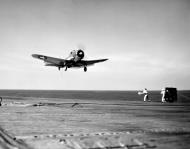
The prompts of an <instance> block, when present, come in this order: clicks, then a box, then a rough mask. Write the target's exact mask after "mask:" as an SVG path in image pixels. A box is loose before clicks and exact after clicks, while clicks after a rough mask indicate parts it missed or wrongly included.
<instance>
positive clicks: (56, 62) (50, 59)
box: [32, 54, 67, 67]
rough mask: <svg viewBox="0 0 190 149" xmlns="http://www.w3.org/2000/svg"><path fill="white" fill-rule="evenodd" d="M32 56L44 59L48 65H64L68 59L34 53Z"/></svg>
mask: <svg viewBox="0 0 190 149" xmlns="http://www.w3.org/2000/svg"><path fill="white" fill-rule="evenodd" d="M32 57H34V58H37V59H40V60H43V61H44V62H45V63H46V66H57V67H59V66H64V65H65V63H66V62H67V60H65V59H61V58H55V57H50V56H45V55H39V54H32Z"/></svg>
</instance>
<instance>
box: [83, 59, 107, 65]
mask: <svg viewBox="0 0 190 149" xmlns="http://www.w3.org/2000/svg"><path fill="white" fill-rule="evenodd" d="M107 60H108V59H98V60H81V62H82V63H83V64H84V65H86V66H89V65H93V64H95V63H100V62H104V61H107Z"/></svg>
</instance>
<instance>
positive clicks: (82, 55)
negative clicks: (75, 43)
mask: <svg viewBox="0 0 190 149" xmlns="http://www.w3.org/2000/svg"><path fill="white" fill-rule="evenodd" d="M77 57H79V59H83V58H84V51H83V50H81V49H79V50H78V51H77Z"/></svg>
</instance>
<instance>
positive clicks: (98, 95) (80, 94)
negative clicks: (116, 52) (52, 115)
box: [0, 90, 190, 103]
mask: <svg viewBox="0 0 190 149" xmlns="http://www.w3.org/2000/svg"><path fill="white" fill-rule="evenodd" d="M137 92H138V91H87V90H86V91H80V90H0V96H1V97H3V98H4V97H9V98H12V99H14V98H18V97H23V98H24V97H36V99H38V98H59V99H85V100H114V101H117V100H120V101H121V100H127V101H142V100H143V95H138V94H137ZM149 97H150V99H151V101H153V102H160V101H161V94H160V91H149ZM177 102H180V103H190V90H181V91H178V101H177Z"/></svg>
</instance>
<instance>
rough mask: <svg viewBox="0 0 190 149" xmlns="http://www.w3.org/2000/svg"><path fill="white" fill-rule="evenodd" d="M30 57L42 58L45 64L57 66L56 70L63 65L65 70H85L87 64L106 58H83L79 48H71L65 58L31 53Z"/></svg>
mask: <svg viewBox="0 0 190 149" xmlns="http://www.w3.org/2000/svg"><path fill="white" fill-rule="evenodd" d="M32 57H34V58H37V59H40V60H43V61H44V62H45V66H54V67H58V70H60V69H61V68H64V67H65V71H67V69H68V68H81V67H83V68H84V72H86V71H87V66H91V65H94V64H95V63H99V62H104V61H106V60H108V59H97V60H83V58H84V51H83V50H81V49H78V50H73V51H71V52H70V55H69V56H68V57H67V58H65V59H61V58H55V57H50V56H45V55H39V54H32Z"/></svg>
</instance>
